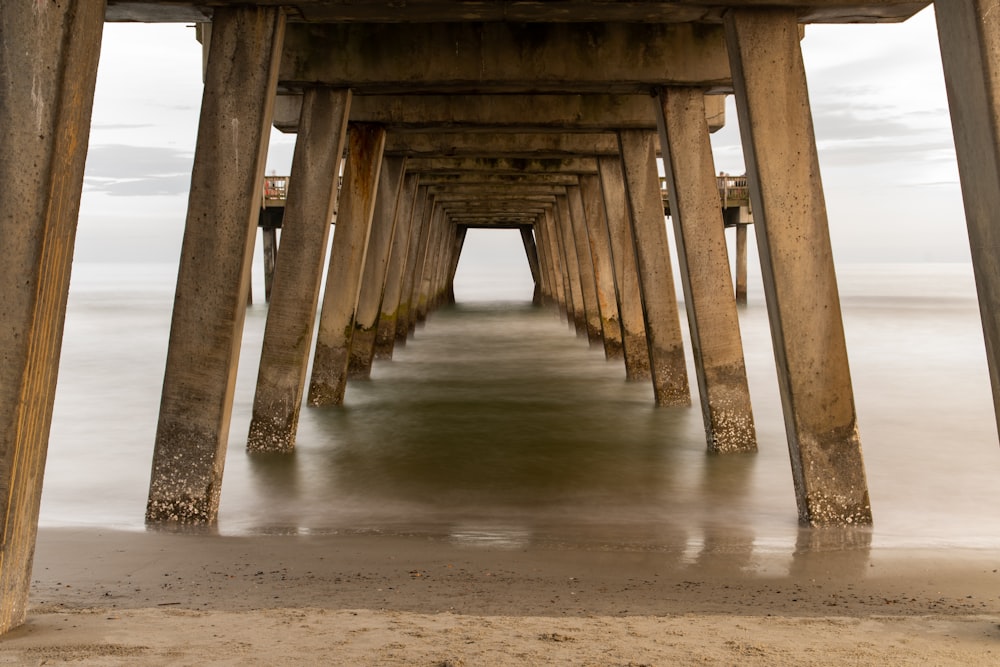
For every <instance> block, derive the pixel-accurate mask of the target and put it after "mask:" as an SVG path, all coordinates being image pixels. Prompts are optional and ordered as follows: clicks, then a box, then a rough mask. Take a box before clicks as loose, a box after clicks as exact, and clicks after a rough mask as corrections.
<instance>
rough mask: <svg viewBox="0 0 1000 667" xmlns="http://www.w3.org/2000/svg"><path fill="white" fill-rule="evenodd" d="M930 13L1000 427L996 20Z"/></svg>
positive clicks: (984, 8) (957, 8) (957, 4)
mask: <svg viewBox="0 0 1000 667" xmlns="http://www.w3.org/2000/svg"><path fill="white" fill-rule="evenodd" d="M934 8H935V14H936V16H937V25H938V38H939V41H940V43H941V61H942V63H943V65H944V75H945V83H946V87H947V90H948V106H949V107H950V108H951V126H952V131H953V133H954V135H955V152H956V153H957V155H958V174H959V179H960V180H961V183H962V196H963V199H964V201H965V222H966V225H967V226H968V229H969V245H970V246H971V249H972V267H973V272H974V274H975V277H976V289H977V291H978V293H979V311H980V317H981V318H982V322H983V337H984V338H985V341H986V361H987V364H988V365H989V371H990V383H991V385H992V387H993V406H994V411H995V413H996V419H997V424H998V429H1000V256H998V254H997V248H998V247H1000V228H998V225H997V215H998V214H1000V186H998V183H1000V117H998V115H997V114H998V113H1000V100H998V98H997V90H1000V59H998V58H997V53H1000V22H998V21H1000V16H998V14H997V11H996V7H995V5H993V4H992V3H987V2H983V1H982V0H939V1H938V2H935V7H934Z"/></svg>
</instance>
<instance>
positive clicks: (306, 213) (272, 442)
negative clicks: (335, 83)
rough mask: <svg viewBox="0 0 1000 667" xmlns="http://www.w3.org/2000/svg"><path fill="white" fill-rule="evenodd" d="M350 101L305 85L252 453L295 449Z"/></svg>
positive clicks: (255, 412)
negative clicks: (307, 87)
mask: <svg viewBox="0 0 1000 667" xmlns="http://www.w3.org/2000/svg"><path fill="white" fill-rule="evenodd" d="M350 103H351V93H350V91H349V90H331V89H326V88H315V89H307V90H306V91H305V94H304V96H303V102H302V118H301V120H300V121H299V132H298V138H297V140H296V142H295V154H294V155H293V157H292V173H291V177H290V179H289V181H290V183H291V187H290V189H289V192H288V199H287V201H286V203H285V217H284V222H283V223H282V231H281V240H282V242H281V261H280V262H278V263H277V265H276V267H275V276H274V288H273V290H274V291H273V297H274V298H273V300H272V302H271V306H270V307H269V308H268V312H267V323H266V324H265V326H264V342H263V345H262V348H261V356H260V367H259V370H258V372H257V390H256V393H255V395H254V401H253V417H252V418H251V420H250V432H249V435H248V436H247V449H248V450H249V451H254V452H285V451H291V450H292V448H293V447H294V446H295V434H296V429H297V427H298V423H299V410H300V409H301V407H302V393H303V391H304V389H305V383H306V369H307V367H308V364H309V351H310V350H311V349H312V341H313V327H314V326H315V325H314V323H315V319H316V304H317V302H318V301H319V290H320V283H321V282H322V279H323V261H324V260H325V259H326V250H327V242H328V240H329V236H330V221H331V220H332V219H333V211H334V209H335V208H336V204H337V180H338V178H339V176H340V162H341V158H340V156H341V155H343V154H344V144H345V142H346V139H347V118H348V115H349V109H350Z"/></svg>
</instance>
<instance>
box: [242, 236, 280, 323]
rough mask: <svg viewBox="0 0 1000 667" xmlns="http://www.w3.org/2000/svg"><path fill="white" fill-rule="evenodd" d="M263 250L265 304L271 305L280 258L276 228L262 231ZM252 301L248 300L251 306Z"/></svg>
mask: <svg viewBox="0 0 1000 667" xmlns="http://www.w3.org/2000/svg"><path fill="white" fill-rule="evenodd" d="M260 236H261V250H262V252H263V254H264V303H271V290H272V289H273V287H274V264H275V260H276V259H277V257H278V230H277V229H275V228H274V227H264V228H263V229H261V230H260ZM249 303H250V301H249V299H248V300H247V304H248V305H249Z"/></svg>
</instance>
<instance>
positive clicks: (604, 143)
mask: <svg viewBox="0 0 1000 667" xmlns="http://www.w3.org/2000/svg"><path fill="white" fill-rule="evenodd" d="M385 154H386V155H405V156H407V157H445V156H465V157H469V156H472V157H479V156H482V157H537V158H554V157H572V156H576V155H618V139H617V137H616V136H615V135H614V134H613V133H611V132H587V133H569V134H559V133H555V132H535V133H523V132H517V133H514V132H507V133H502V134H493V133H484V132H390V133H389V134H388V136H387V137H386V143H385Z"/></svg>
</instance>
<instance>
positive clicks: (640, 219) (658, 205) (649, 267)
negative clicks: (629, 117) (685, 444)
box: [618, 130, 691, 405]
mask: <svg viewBox="0 0 1000 667" xmlns="http://www.w3.org/2000/svg"><path fill="white" fill-rule="evenodd" d="M618 144H619V146H620V148H621V159H622V172H623V174H624V176H625V193H626V200H627V201H628V207H629V211H630V213H631V218H632V234H633V238H634V239H635V258H636V266H637V267H638V269H639V289H640V291H641V293H642V304H643V312H644V313H645V316H646V340H647V342H648V344H649V363H650V370H651V371H652V374H653V392H654V394H655V395H656V404H657V405H691V390H690V387H689V386H688V377H687V363H686V361H685V360H684V343H683V341H682V339H681V323H680V315H679V313H678V312H677V296H676V295H677V293H676V291H675V289H674V274H673V270H672V269H671V267H670V253H669V248H668V246H667V223H666V219H665V218H664V215H663V195H662V194H661V193H660V177H659V175H658V174H657V169H656V133H655V132H647V131H645V130H621V131H619V133H618Z"/></svg>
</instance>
